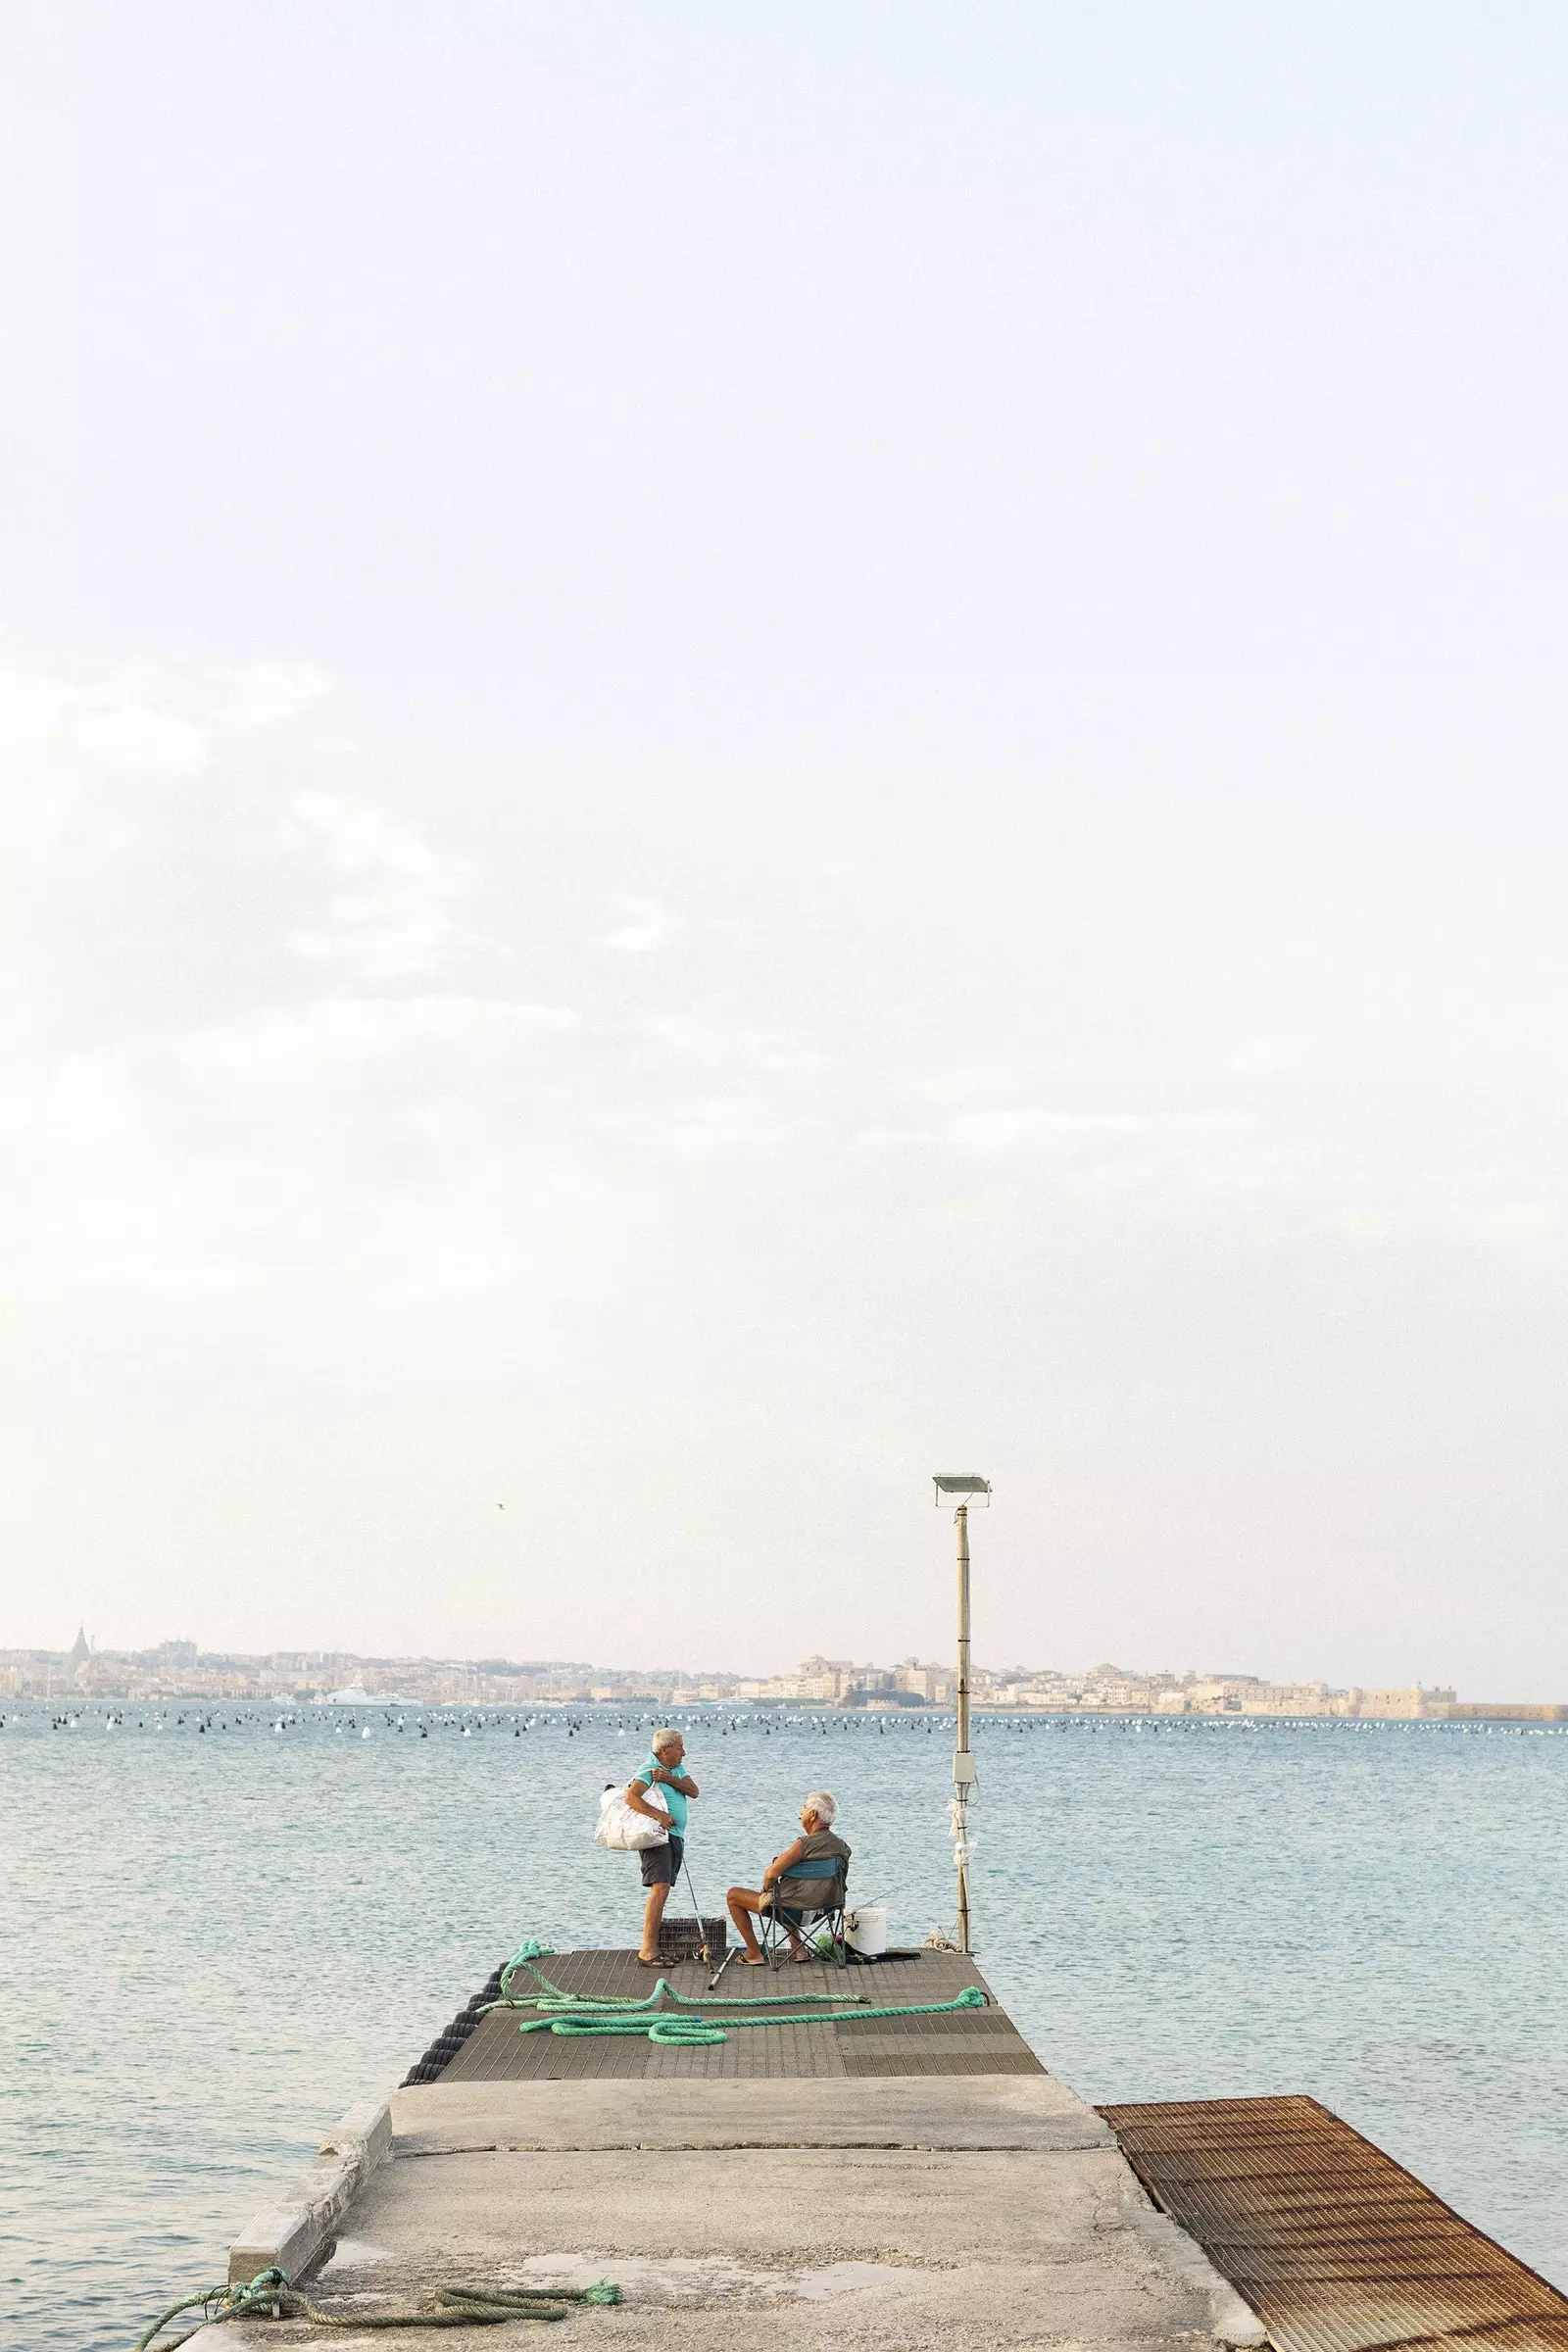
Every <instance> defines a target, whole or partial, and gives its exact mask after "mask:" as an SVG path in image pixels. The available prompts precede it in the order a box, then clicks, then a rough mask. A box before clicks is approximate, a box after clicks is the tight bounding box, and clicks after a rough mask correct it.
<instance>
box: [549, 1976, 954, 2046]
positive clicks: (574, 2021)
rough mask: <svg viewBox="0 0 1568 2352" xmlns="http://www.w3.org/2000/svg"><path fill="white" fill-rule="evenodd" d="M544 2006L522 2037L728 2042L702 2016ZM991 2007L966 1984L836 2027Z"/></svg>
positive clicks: (745, 2020) (737, 2021)
mask: <svg viewBox="0 0 1568 2352" xmlns="http://www.w3.org/2000/svg"><path fill="white" fill-rule="evenodd" d="M661 1985H662V1979H661ZM712 2005H713V2007H714V2008H715V2009H724V2008H739V2007H744V2006H745V2004H744V2003H741V2002H724V2001H715V2002H714V2003H713V2004H712ZM538 2006H539V2007H540V2008H541V2009H543V2010H545V2012H546V2014H545V2015H544V2016H543V2017H534V2018H522V2019H519V2021H518V2025H517V2032H518V2033H519V2034H543V2033H545V2032H546V2031H547V2030H548V2031H549V2032H550V2033H552V2034H569V2035H571V2036H573V2037H577V2038H581V2037H584V2036H587V2035H590V2034H646V2035H647V2037H648V2039H649V2040H650V2041H656V2042H658V2043H659V2045H660V2047H661V2048H662V2049H681V2050H690V2049H698V2048H700V2047H702V2046H704V2045H705V2044H709V2043H712V2042H718V2041H724V2040H727V2039H728V2035H727V2034H726V2032H725V2029H724V2027H723V2026H719V2025H714V2024H712V2023H711V2020H709V2019H707V2018H704V2017H701V2016H699V2017H681V2016H675V2017H671V2016H670V2015H669V2013H668V2011H667V2010H666V2011H664V2012H663V2013H662V2015H660V2016H658V2017H653V2018H650V2017H648V2016H647V2015H644V2016H641V2017H628V2016H626V2015H625V2014H624V2013H623V2014H621V2015H620V2016H618V2017H617V2016H615V2015H614V2014H613V2013H611V2012H607V2011H605V2010H603V2009H595V2008H594V2007H592V2006H591V2005H590V2004H586V2003H585V2004H584V2005H582V2006H581V2007H579V2008H576V2009H572V2010H567V2011H566V2012H564V2013H562V2012H561V2011H560V2010H558V2009H557V2008H556V2007H555V2006H554V2004H549V2003H546V2002H544V2001H540V2002H539V2003H538ZM638 2006H639V2008H643V2007H644V2006H645V2004H643V2003H641V2002H639V2004H638ZM985 2006H986V1996H985V1994H984V1993H983V1992H982V1991H981V1989H980V1987H979V1985H965V1986H964V1988H963V1990H962V1991H961V1992H960V1993H956V1994H955V1995H954V1998H953V1999H952V2000H951V2001H890V2002H889V2003H888V2004H887V2006H886V2007H885V2008H876V2009H849V2010H846V2011H844V2012H843V2013H842V2014H841V2015H840V2016H838V2017H836V2018H835V2019H834V2020H833V2023H834V2024H835V2025H844V2026H858V2025H860V2024H862V2023H863V2022H864V2021H865V2020H866V2019H868V2018H873V2017H941V2016H943V2015H945V2014H946V2013H947V2012H948V2011H950V2010H953V2009H984V2008H985ZM826 2022H827V2021H826V2020H825V2019H824V2018H823V2016H822V2014H821V2011H820V2010H817V2011H815V2012H812V2011H810V2010H807V2011H806V2012H804V2014H803V2013H802V2012H800V2011H797V2013H796V2014H795V2015H794V2016H793V2017H731V2018H729V2019H728V2020H727V2024H728V2025H729V2026H730V2027H731V2028H739V2027H742V2026H820V2025H823V2024H825V2023H826Z"/></svg>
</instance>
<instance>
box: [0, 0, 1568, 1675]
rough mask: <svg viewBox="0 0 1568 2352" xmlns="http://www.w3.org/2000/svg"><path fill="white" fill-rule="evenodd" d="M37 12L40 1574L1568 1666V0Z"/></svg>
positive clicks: (375, 1627) (532, 1607)
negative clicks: (1566, 881) (945, 1474)
mask: <svg viewBox="0 0 1568 2352" xmlns="http://www.w3.org/2000/svg"><path fill="white" fill-rule="evenodd" d="M8 47H9V52H10V56H9V63H10V67H11V71H10V73H8V75H7V78H6V84H5V87H4V88H3V89H0V201H3V203H4V205H5V209H6V218H7V222H8V229H9V244H10V248H11V253H12V258H13V268H12V270H11V272H10V273H9V275H8V280H7V287H6V292H5V294H4V297H3V302H4V311H3V316H4V318H5V321H6V326H7V330H8V331H7V348H8V367H7V369H6V373H5V380H4V383H3V384H0V422H3V426H4V432H5V446H6V449H7V453H8V455H7V461H6V473H7V529H6V533H5V539H4V544H3V546H0V784H3V788H4V789H3V800H4V859H3V865H0V890H3V893H4V915H5V927H4V938H5V954H6V956H7V967H8V974H9V986H8V989H7V1010H6V1016H5V1020H4V1023H3V1025H0V1053H3V1054H4V1088H3V1096H0V1101H3V1105H4V1108H3V1113H0V1115H3V1119H4V1133H5V1150H4V1154H3V1163H0V1218H3V1228H4V1239H3V1243H0V1297H3V1299H4V1315H5V1330H6V1340H7V1345H6V1351H5V1365H6V1375H7V1382H8V1395H9V1404H8V1410H7V1414H6V1421H7V1429H8V1452H7V1460H6V1464H5V1473H4V1485H5V1501H4V1504H3V1520H0V1545H3V1553H0V1556H3V1557H4V1560H5V1562H6V1567H5V1572H4V1593H3V1598H4V1605H5V1609H6V1614H7V1616H8V1618H9V1619H10V1621H11V1622H12V1624H13V1625H14V1626H15V1628H16V1631H17V1640H18V1642H20V1643H23V1644H27V1645H33V1646H46V1645H48V1644H49V1643H50V1642H52V1640H53V1638H54V1635H55V1632H56V1630H57V1629H58V1627H59V1626H60V1625H61V1624H62V1623H64V1622H66V1621H68V1620H69V1622H70V1624H71V1626H72V1627H74V1625H75V1623H76V1621H77V1619H78V1617H79V1618H82V1619H84V1620H85V1621H86V1622H87V1623H88V1624H89V1625H92V1626H94V1627H95V1628H96V1629H97V1631H98V1634H99V1637H100V1639H101V1640H102V1641H103V1642H105V1643H106V1644H107V1645H111V1646H127V1647H129V1646H141V1645H144V1644H145V1643H147V1642H155V1641H158V1640H161V1639H164V1638H167V1637H170V1635H171V1629H172V1628H173V1627H175V1626H178V1625H189V1624H194V1623H200V1624H201V1625H202V1626H203V1627H204V1629H205V1632H204V1637H203V1638H204V1640H205V1641H209V1642H211V1643H212V1645H213V1646H214V1647H230V1648H237V1649H248V1650H253V1651H255V1650H268V1649H273V1648H285V1647H302V1646H307V1644H306V1643H303V1642H300V1641H299V1640H298V1638H297V1637H298V1631H299V1629H300V1628H302V1627H307V1626H308V1627H309V1629H310V1632H311V1641H310V1642H309V1644H308V1646H311V1647H317V1646H320V1645H322V1644H324V1645H326V1646H328V1647H333V1648H356V1649H361V1650H366V1649H371V1648H374V1649H379V1650H382V1651H383V1652H385V1651H391V1650H403V1651H412V1650H423V1651H431V1652H441V1651H447V1652H450V1653H454V1654H456V1653H464V1654H467V1655H471V1656H483V1655H503V1654H509V1653H510V1654H513V1655H522V1656H527V1655H535V1656H538V1655H544V1654H558V1655H577V1654H581V1655H585V1656H589V1657H595V1658H601V1659H605V1660H607V1661H608V1660H609V1659H611V1658H628V1659H632V1660H635V1659H636V1658H637V1657H639V1656H648V1655H653V1654H656V1653H658V1654H666V1655H667V1654H681V1653H685V1654H688V1655H697V1654H703V1655H706V1656H714V1655H741V1654H744V1655H746V1656H748V1657H750V1658H754V1659H756V1660H757V1661H758V1668H759V1671H768V1670H777V1669H778V1668H780V1667H783V1666H785V1665H788V1664H790V1663H792V1662H793V1659H794V1657H795V1656H796V1655H797V1654H798V1652H797V1648H796V1641H797V1637H796V1636H795V1635H794V1633H793V1632H792V1631H791V1629H792V1628H793V1627H795V1626H797V1625H798V1624H800V1623H801V1622H803V1621H806V1622H809V1624H810V1625H811V1627H812V1628H813V1639H814V1640H816V1641H819V1642H821V1643H822V1644H823V1645H824V1647H825V1648H827V1649H829V1650H830V1651H832V1652H833V1653H834V1654H842V1655H852V1654H853V1655H856V1656H862V1655H874V1654H875V1653H876V1649H877V1646H878V1643H879V1642H884V1641H885V1639H886V1637H885V1636H884V1635H883V1634H882V1633H881V1631H880V1629H881V1628H883V1627H885V1626H886V1625H888V1624H890V1623H895V1622H896V1623H898V1624H900V1625H901V1626H902V1627H903V1628H904V1629H905V1631H904V1633H903V1634H902V1635H901V1642H902V1645H903V1646H904V1647H905V1648H909V1647H917V1648H918V1649H919V1650H920V1651H921V1653H922V1654H931V1655H945V1654H946V1651H947V1648H948V1646H949V1645H950V1641H951V1636H950V1630H949V1629H950V1624H951V1617H952V1584H953V1568H952V1548H953V1530H952V1525H951V1520H950V1518H949V1516H948V1515H947V1514H946V1513H942V1514H938V1513H937V1512H935V1511H933V1509H932V1507H931V1502H930V1495H931V1488H930V1483H929V1482H930V1474H931V1473H932V1472H933V1471H937V1470H942V1469H945V1468H962V1469H970V1468H972V1469H975V1470H978V1471H980V1472H982V1473H984V1474H985V1475H987V1476H989V1477H990V1478H991V1479H992V1480H993V1482H994V1484H995V1487H996V1505H995V1508H994V1509H993V1510H992V1511H991V1512H990V1513H989V1514H983V1515H977V1520H976V1527H975V1579H976V1584H975V1591H976V1628H975V1633H976V1645H977V1651H978V1652H979V1653H982V1654H984V1655H986V1656H988V1657H996V1656H1036V1657H1041V1658H1067V1657H1085V1658H1095V1659H1098V1658H1111V1657H1118V1656H1121V1655H1130V1656H1141V1657H1149V1658H1171V1659H1180V1660H1182V1661H1184V1662H1185V1661H1186V1660H1188V1659H1191V1658H1192V1657H1195V1656H1197V1657H1204V1656H1207V1657H1224V1658H1230V1659H1234V1658H1241V1659H1243V1660H1246V1659H1248V1658H1253V1659H1257V1660H1262V1661H1264V1662H1265V1663H1266V1666H1267V1670H1268V1671H1270V1672H1271V1673H1273V1674H1275V1675H1277V1676H1278V1677H1279V1678H1280V1679H1282V1680H1317V1679H1323V1680H1327V1681H1329V1682H1331V1683H1334V1684H1337V1685H1348V1684H1350V1683H1352V1682H1354V1683H1359V1684H1361V1685H1363V1686H1373V1687H1376V1686H1384V1685H1388V1686H1397V1685H1408V1684H1411V1683H1414V1682H1415V1681H1417V1680H1420V1681H1422V1682H1425V1683H1427V1684H1450V1683H1451V1684H1453V1685H1455V1686H1457V1687H1458V1688H1459V1689H1460V1690H1461V1691H1478V1692H1480V1693H1481V1694H1482V1695H1484V1696H1485V1695H1492V1694H1494V1693H1503V1692H1506V1693H1508V1694H1509V1695H1514V1696H1518V1697H1520V1698H1542V1699H1550V1698H1553V1697H1558V1696H1560V1695H1561V1694H1562V1693H1563V1692H1564V1691H1568V1595H1565V1589H1564V1588H1565V1580H1564V1577H1563V1574H1562V1563H1563V1558H1564V1553H1565V1548H1568V1499H1565V1478H1564V1471H1563V1467H1562V1454H1563V1445H1562V1424H1563V1398H1564V1396H1565V1394H1568V1215H1565V1211H1568V1093H1565V1089H1564V1085H1563V1078H1564V1071H1565V1063H1568V968H1565V965H1568V948H1565V945H1564V938H1565V933H1564V924H1563V917H1562V907H1561V901H1562V888H1561V879H1560V877H1561V872H1562V866H1563V841H1562V836H1563V833H1564V829H1565V823H1568V817H1565V810H1568V796H1565V793H1564V786H1563V773H1564V763H1565V750H1568V746H1565V742H1564V736H1565V732H1568V718H1565V711H1564V706H1563V699H1562V694H1561V689H1560V684H1559V678H1558V672H1559V670H1560V667H1561V650H1560V639H1561V634H1562V630H1561V621H1562V605H1563V597H1562V580H1561V575H1562V569H1563V561H1564V559H1563V553H1562V550H1563V546H1564V531H1563V510H1564V505H1565V491H1568V444H1565V441H1564V436H1563V433H1562V430H1561V423H1560V418H1561V416H1562V414H1563V410H1564V405H1565V403H1564V389H1565V387H1564V381H1563V379H1564V375H1565V372H1568V368H1565V354H1568V291H1565V289H1568V270H1565V268H1564V263H1565V259H1568V255H1565V251H1564V248H1565V245H1568V207H1565V205H1564V203H1563V201H1562V198H1563V194H1564V188H1565V181H1568V162H1565V160H1564V155H1563V146H1562V135H1561V114H1562V93H1563V89H1564V86H1565V77H1568V19H1565V18H1564V16H1563V14H1562V12H1561V11H1560V10H1554V9H1549V8H1547V7H1545V6H1544V5H1535V4H1526V0H1503V4H1502V5H1501V6H1499V7H1497V8H1495V9H1492V10H1488V11H1487V12H1485V13H1484V14H1478V13H1477V12H1474V11H1473V10H1469V9H1465V8H1461V7H1458V6H1455V5H1450V4H1446V0H1426V4H1423V5H1421V6H1416V5H1414V0H1372V4H1371V5H1369V6H1367V7H1365V8H1362V9H1360V10H1357V11H1354V12H1349V11H1344V10H1338V9H1332V10H1314V11H1307V12H1302V13H1294V14H1293V13H1287V12H1270V13H1263V14H1260V13H1259V12H1257V11H1255V10H1252V9H1250V8H1247V7H1244V6H1242V5H1240V0H1229V4H1226V0H1220V4H1219V5H1199V4H1198V0H1160V4H1159V5H1158V6H1156V5H1154V4H1153V0H1111V4H1110V5H1107V6H1103V7H1097V8H1094V9H1090V8H1086V7H1074V6H1064V7H1057V8H1053V9H1050V10H1042V9H1040V8H1038V7H1033V6H1025V5H1023V0H978V5H975V6H973V7H969V8H966V9H964V10H962V11H954V10H952V9H949V8H940V7H934V6H930V5H927V4H926V0H909V4H908V5H906V6H902V7H900V8H898V9H896V10H895V9H892V8H889V7H887V6H886V5H884V4H882V0H864V4H863V5H858V6H851V7H849V8H844V7H833V8H829V7H827V6H825V5H823V4H821V0H806V4H805V5H803V6H802V7H800V8H798V9H796V10H793V11H791V12H790V13H789V15H788V16H787V17H783V16H777V15H769V14H767V13H765V12H745V11H741V12H736V11H731V10H724V9H720V8H717V7H715V6H713V5H711V0H690V4H689V5H685V6H681V7H678V8H670V9H664V10H661V11H657V12H654V13H648V12H644V11H638V10H634V9H631V8H629V7H627V6H625V5H624V4H623V0H621V4H618V5H617V4H612V0H581V5H579V6H577V7H574V8H572V9H571V10H569V11H563V10H560V9H556V8H547V7H543V6H538V5H530V4H529V0H507V4H506V5H505V6H503V5H501V0H454V5H453V6H451V7H449V8H448V9H445V10H443V11H442V12H441V13H440V16H439V18H436V17H434V16H432V15H431V14H430V13H429V12H428V11H427V10H423V9H419V8H416V7H414V6H412V5H409V4H408V0H382V5H380V6H378V7H377V8H375V9H374V10H370V9H368V8H367V7H365V6H364V5H363V4H359V5H356V4H354V0H350V4H349V5H347V6H345V7H341V8H338V9H334V10H331V11H321V10H319V9H318V8H314V7H310V6H307V5H305V0H277V5H275V6H273V7H270V8H269V9H268V10H266V11H265V12H260V13H258V12H256V11H254V10H249V9H245V8H242V7H240V6H238V5H237V4H236V0H203V5H202V6H200V7H197V6H195V5H194V0H172V4H170V5H165V6H160V7H158V8H152V7H148V6H146V5H140V4H138V0H132V5H130V6H128V7H125V8H123V9H119V10H107V9H104V8H103V7H102V6H101V5H98V4H97V0H50V5H48V6H47V7H46V6H43V5H41V0H23V4H22V6H21V7H20V9H19V10H18V11H17V12H16V14H15V19H14V24H13V27H12V33H11V39H10V42H9V44H8ZM498 1506H504V1508H503V1507H498ZM1254 1670H1255V1671H1260V1672H1261V1671H1263V1670H1264V1667H1263V1666H1262V1665H1260V1666H1258V1667H1257V1668H1255V1669H1254Z"/></svg>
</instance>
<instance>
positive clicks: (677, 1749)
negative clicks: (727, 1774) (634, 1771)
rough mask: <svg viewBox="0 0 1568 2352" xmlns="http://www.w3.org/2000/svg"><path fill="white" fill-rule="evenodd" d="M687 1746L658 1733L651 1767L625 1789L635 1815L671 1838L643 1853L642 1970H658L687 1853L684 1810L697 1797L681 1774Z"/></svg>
mask: <svg viewBox="0 0 1568 2352" xmlns="http://www.w3.org/2000/svg"><path fill="white" fill-rule="evenodd" d="M685 1753H686V1742H685V1740H683V1739H682V1738H681V1736H680V1734H679V1732H656V1733H655V1734H654V1744H653V1750H652V1752H651V1754H650V1755H649V1758H648V1761H647V1763H646V1764H645V1765H644V1766H643V1768H642V1770H641V1772H640V1773H639V1774H638V1775H637V1778H636V1779H635V1780H634V1781H631V1782H629V1783H628V1784H627V1788H626V1802H627V1804H628V1805H630V1807H631V1809H632V1811H633V1812H634V1813H646V1814H647V1816H648V1818H649V1820H650V1821H657V1822H660V1823H664V1822H667V1823H668V1824H669V1838H668V1839H667V1841H666V1842H665V1843H664V1844H663V1845H645V1846H644V1847H643V1850H642V1866H643V1885H644V1886H645V1887H647V1889H648V1900H647V1902H646V1903H645V1904H644V1906H643V1948H642V1950H641V1951H640V1952H639V1953H638V1955H637V1957H638V1959H639V1960H640V1961H641V1962H642V1964H643V1966H644V1968H658V1967H659V1965H660V1956H659V1931H660V1929H661V1927H662V1925H663V1919H664V1905H665V1904H666V1903H667V1902H668V1900H669V1890H670V1888H671V1887H673V1886H674V1884H675V1881H676V1880H677V1879H678V1878H679V1877H680V1866H681V1862H682V1860H683V1859H684V1856H685V1852H686V1807H687V1805H688V1804H689V1803H690V1801H691V1799H692V1798H693V1797H694V1796H695V1795H696V1794H697V1793H698V1790H697V1783H696V1782H695V1781H694V1780H693V1779H692V1777H691V1775H690V1774H689V1773H687V1772H683V1771H682V1770H681V1761H682V1758H683V1757H684V1756H685ZM650 1789H659V1790H660V1791H661V1792H662V1806H661V1805H654V1804H650V1803H649V1801H648V1799H649V1791H650Z"/></svg>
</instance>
